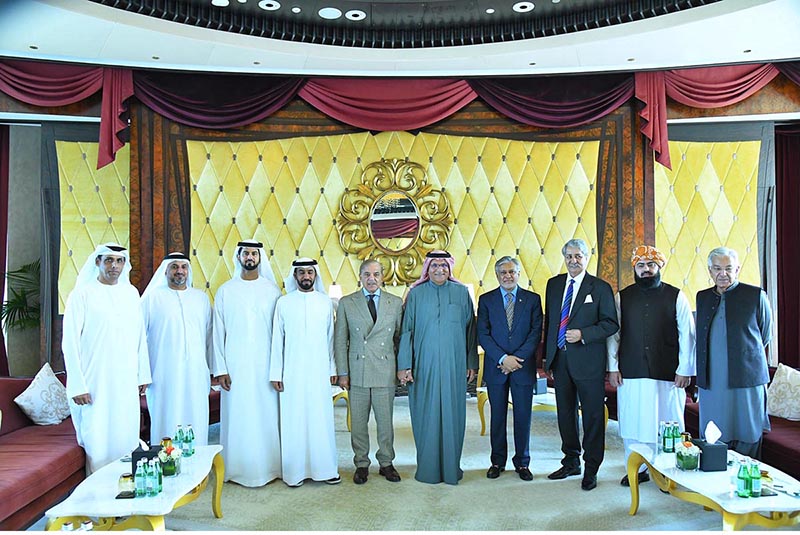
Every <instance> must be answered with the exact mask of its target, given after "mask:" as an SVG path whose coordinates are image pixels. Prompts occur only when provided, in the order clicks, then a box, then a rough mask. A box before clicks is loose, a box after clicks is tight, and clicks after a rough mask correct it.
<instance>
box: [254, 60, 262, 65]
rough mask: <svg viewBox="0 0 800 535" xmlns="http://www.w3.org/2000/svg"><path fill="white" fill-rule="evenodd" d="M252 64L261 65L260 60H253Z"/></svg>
mask: <svg viewBox="0 0 800 535" xmlns="http://www.w3.org/2000/svg"><path fill="white" fill-rule="evenodd" d="M253 65H261V62H260V61H254V62H253Z"/></svg>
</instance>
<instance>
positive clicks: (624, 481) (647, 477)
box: [619, 470, 650, 487]
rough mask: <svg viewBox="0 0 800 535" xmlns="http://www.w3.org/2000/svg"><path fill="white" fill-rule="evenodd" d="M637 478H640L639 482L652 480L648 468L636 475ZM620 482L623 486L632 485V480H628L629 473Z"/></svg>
mask: <svg viewBox="0 0 800 535" xmlns="http://www.w3.org/2000/svg"><path fill="white" fill-rule="evenodd" d="M636 479H638V480H639V483H644V482H646V481H650V474H648V473H647V470H645V471H644V472H639V475H638V476H637V477H636ZM619 484H620V485H622V486H623V487H630V486H631V482H630V481H628V476H627V475H626V476H625V477H623V478H622V481H620V482H619Z"/></svg>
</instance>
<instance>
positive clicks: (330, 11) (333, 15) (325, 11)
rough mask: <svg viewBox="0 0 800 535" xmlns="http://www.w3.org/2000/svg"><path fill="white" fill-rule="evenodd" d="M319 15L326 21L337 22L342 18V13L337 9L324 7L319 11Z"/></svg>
mask: <svg viewBox="0 0 800 535" xmlns="http://www.w3.org/2000/svg"><path fill="white" fill-rule="evenodd" d="M317 15H319V16H320V17H322V18H323V19H326V20H335V19H338V18H339V17H341V16H342V12H341V10H339V9H336V8H335V7H323V8H322V9H320V10H319V11H317Z"/></svg>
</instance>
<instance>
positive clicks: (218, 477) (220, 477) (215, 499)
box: [211, 453, 225, 518]
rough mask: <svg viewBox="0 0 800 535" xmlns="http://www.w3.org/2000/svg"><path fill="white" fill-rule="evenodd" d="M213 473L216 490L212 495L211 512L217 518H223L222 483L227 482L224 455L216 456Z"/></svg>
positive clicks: (212, 464) (212, 468) (212, 467)
mask: <svg viewBox="0 0 800 535" xmlns="http://www.w3.org/2000/svg"><path fill="white" fill-rule="evenodd" d="M211 471H212V472H213V473H214V489H213V492H212V494H211V510H212V511H213V512H214V516H215V517H216V518H222V483H223V482H224V480H225V460H224V459H223V458H222V453H217V454H216V455H215V456H214V461H213V462H212V463H211Z"/></svg>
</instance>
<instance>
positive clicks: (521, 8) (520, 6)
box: [511, 2, 536, 13]
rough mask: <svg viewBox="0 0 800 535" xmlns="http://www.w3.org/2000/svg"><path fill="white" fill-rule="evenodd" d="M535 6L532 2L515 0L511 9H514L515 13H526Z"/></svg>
mask: <svg viewBox="0 0 800 535" xmlns="http://www.w3.org/2000/svg"><path fill="white" fill-rule="evenodd" d="M535 7H536V6H535V5H533V2H517V3H516V4H514V5H513V6H511V9H513V10H514V11H516V12H517V13H527V12H528V11H533V8H535Z"/></svg>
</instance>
